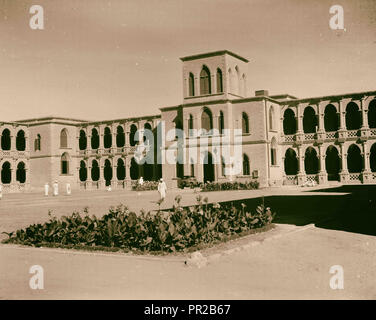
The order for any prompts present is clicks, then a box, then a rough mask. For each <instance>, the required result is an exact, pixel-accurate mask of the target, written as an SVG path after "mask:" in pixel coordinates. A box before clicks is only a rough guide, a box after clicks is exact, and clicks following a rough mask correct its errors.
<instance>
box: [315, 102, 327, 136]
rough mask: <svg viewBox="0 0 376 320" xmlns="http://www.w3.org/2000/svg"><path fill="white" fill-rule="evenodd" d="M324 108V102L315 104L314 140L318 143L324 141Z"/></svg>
mask: <svg viewBox="0 0 376 320" xmlns="http://www.w3.org/2000/svg"><path fill="white" fill-rule="evenodd" d="M324 108H325V102H324V103H323V102H320V103H318V104H317V116H318V122H317V137H316V140H317V142H318V143H322V142H324V140H325V125H324Z"/></svg>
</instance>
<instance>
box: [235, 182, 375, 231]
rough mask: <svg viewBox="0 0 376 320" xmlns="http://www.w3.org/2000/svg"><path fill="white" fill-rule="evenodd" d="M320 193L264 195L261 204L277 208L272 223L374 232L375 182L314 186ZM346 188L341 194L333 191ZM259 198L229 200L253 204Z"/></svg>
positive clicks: (274, 209)
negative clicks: (319, 188)
mask: <svg viewBox="0 0 376 320" xmlns="http://www.w3.org/2000/svg"><path fill="white" fill-rule="evenodd" d="M315 192H322V195H313V194H312V195H309V192H307V194H306V195H305V194H304V195H301V196H300V195H299V196H297V195H293V196H268V197H265V198H264V202H265V206H266V207H270V208H271V209H272V211H275V212H277V215H276V217H275V219H274V222H275V223H282V224H294V225H297V226H303V225H307V224H311V223H313V224H314V225H315V226H316V227H319V228H325V229H333V230H341V231H348V232H355V233H361V234H367V235H376V185H372V186H369V185H356V186H343V187H342V186H341V187H337V188H330V189H323V190H315ZM338 192H346V193H347V194H345V195H338V194H335V193H338ZM262 201H263V200H262V198H255V199H244V200H238V201H231V202H233V203H241V202H243V203H245V204H246V205H247V206H248V207H249V208H256V206H257V205H259V204H261V203H262Z"/></svg>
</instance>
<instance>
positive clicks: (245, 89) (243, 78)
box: [241, 73, 247, 97]
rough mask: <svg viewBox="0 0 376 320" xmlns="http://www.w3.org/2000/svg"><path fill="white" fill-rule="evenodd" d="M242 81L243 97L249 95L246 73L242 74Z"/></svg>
mask: <svg viewBox="0 0 376 320" xmlns="http://www.w3.org/2000/svg"><path fill="white" fill-rule="evenodd" d="M241 82H242V87H241V95H242V96H243V97H246V96H247V77H246V75H245V74H244V73H243V74H242V80H241Z"/></svg>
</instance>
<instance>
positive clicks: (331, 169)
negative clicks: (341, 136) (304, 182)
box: [325, 145, 341, 181]
mask: <svg viewBox="0 0 376 320" xmlns="http://www.w3.org/2000/svg"><path fill="white" fill-rule="evenodd" d="M325 155H326V156H325V167H326V172H327V173H328V180H329V181H339V171H340V167H341V160H340V158H339V154H338V150H337V148H336V147H335V146H333V145H331V146H329V147H328V148H327V149H326V153H325Z"/></svg>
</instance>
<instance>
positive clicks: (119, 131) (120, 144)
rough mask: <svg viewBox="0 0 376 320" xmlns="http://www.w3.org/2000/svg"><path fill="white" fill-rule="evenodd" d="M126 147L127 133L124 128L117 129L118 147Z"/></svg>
mask: <svg viewBox="0 0 376 320" xmlns="http://www.w3.org/2000/svg"><path fill="white" fill-rule="evenodd" d="M124 145H125V133H124V129H123V127H122V126H118V127H117V128H116V146H117V147H118V148H122V147H124Z"/></svg>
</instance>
